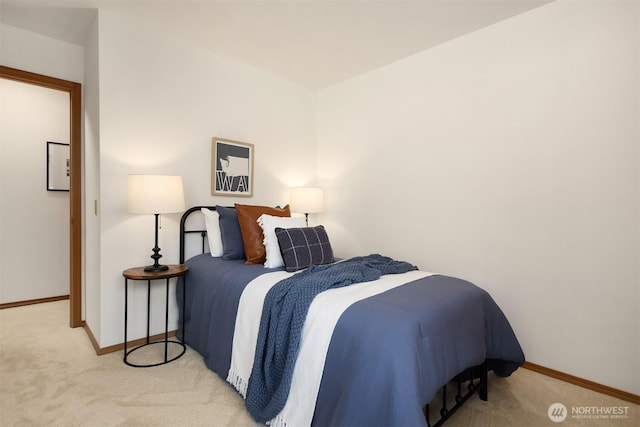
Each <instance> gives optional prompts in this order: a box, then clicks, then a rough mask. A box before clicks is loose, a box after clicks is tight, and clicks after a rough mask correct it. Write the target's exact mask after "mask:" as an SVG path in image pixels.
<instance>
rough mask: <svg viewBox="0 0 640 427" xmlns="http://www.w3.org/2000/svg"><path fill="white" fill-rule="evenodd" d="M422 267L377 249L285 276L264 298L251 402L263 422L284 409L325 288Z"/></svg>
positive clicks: (249, 394)
mask: <svg viewBox="0 0 640 427" xmlns="http://www.w3.org/2000/svg"><path fill="white" fill-rule="evenodd" d="M411 270H417V267H415V266H413V265H411V264H409V263H406V262H401V261H395V260H393V259H391V258H388V257H384V256H382V255H378V254H374V255H369V256H366V257H356V258H351V259H348V260H345V261H343V262H339V263H335V264H329V265H314V266H311V267H309V268H308V269H306V270H304V271H302V272H300V273H298V274H296V275H294V276H291V277H289V278H287V279H284V280H282V281H280V282H279V283H278V284H276V285H275V286H274V287H273V288H271V290H269V292H268V293H267V296H266V297H265V299H264V308H263V310H262V317H261V321H260V330H259V333H258V339H257V346H256V355H255V360H254V363H253V369H252V371H251V378H250V379H249V387H248V388H247V396H246V406H247V409H248V410H249V413H250V414H251V415H253V417H254V418H255V419H256V420H257V421H260V422H267V421H269V420H271V419H273V418H275V417H276V415H278V413H280V411H281V410H282V408H284V405H285V403H286V402H287V397H288V395H289V390H290V388H291V379H292V376H293V368H294V366H295V363H296V358H297V356H298V350H299V345H300V337H301V335H302V327H303V325H304V321H305V318H306V317H307V312H308V311H309V306H310V305H311V302H312V301H313V299H314V298H315V297H316V295H318V294H319V293H320V292H323V291H326V290H327V289H333V288H341V287H343V286H349V285H351V284H354V283H362V282H370V281H373V280H377V279H379V278H380V276H382V275H385V274H400V273H406V272H407V271H411Z"/></svg>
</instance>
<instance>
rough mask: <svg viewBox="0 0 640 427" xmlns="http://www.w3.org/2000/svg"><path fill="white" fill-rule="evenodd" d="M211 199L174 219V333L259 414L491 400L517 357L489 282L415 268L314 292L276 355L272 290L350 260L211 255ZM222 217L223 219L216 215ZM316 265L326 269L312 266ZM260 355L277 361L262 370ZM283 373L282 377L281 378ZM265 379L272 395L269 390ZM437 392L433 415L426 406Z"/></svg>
mask: <svg viewBox="0 0 640 427" xmlns="http://www.w3.org/2000/svg"><path fill="white" fill-rule="evenodd" d="M203 208H204V210H203ZM216 209H218V212H220V215H222V211H225V212H227V213H228V212H229V211H228V210H229V209H230V208H222V207H220V206H218V207H214V206H195V207H193V208H191V209H189V210H188V211H187V212H185V214H184V215H183V217H182V219H181V223H180V262H181V263H186V264H187V265H188V266H189V270H188V272H187V275H186V278H185V279H186V283H187V285H186V289H184V288H183V286H184V283H183V281H182V280H180V281H179V282H178V286H177V288H176V296H177V299H178V307H179V308H180V319H179V325H184V327H183V329H181V330H179V331H178V336H179V337H180V339H182V340H183V342H185V343H186V344H187V345H188V346H189V347H191V348H192V349H193V350H195V351H197V352H198V353H200V354H201V355H202V356H203V358H204V362H205V364H206V365H207V367H208V368H209V369H211V370H212V371H214V372H216V373H217V374H218V375H219V376H220V377H221V378H223V379H224V380H226V381H228V382H229V383H230V384H232V385H233V386H234V387H235V388H236V390H238V392H239V393H240V394H241V395H242V396H243V397H244V398H245V401H246V404H247V408H248V410H249V412H250V413H251V414H252V415H253V416H254V418H256V419H257V420H258V421H261V422H265V421H268V424H270V425H279V426H291V427H293V426H301V425H314V426H329V425H331V426H377V425H379V426H391V425H393V426H401V425H407V426H408V425H410V426H420V425H422V426H431V425H435V426H438V425H441V424H443V423H444V422H445V421H446V420H447V419H448V418H449V417H450V416H451V415H453V413H455V412H456V411H457V410H458V409H459V408H460V407H461V406H462V405H463V404H464V403H465V402H466V401H467V400H468V399H469V398H471V397H472V396H474V395H475V394H478V395H479V397H480V399H482V400H487V381H488V374H487V373H488V372H490V371H493V372H494V374H496V375H499V376H509V375H510V374H511V373H512V372H514V371H515V370H516V369H517V368H518V367H520V366H521V365H522V364H523V363H524V354H523V352H522V349H521V347H520V345H519V343H518V340H517V338H516V336H515V334H514V332H513V330H512V328H511V326H510V325H509V322H508V320H507V319H506V317H505V316H504V314H503V313H502V311H501V310H500V308H499V307H498V306H497V305H496V303H495V302H494V301H493V299H492V298H491V296H490V295H489V294H488V293H487V292H485V291H484V290H482V289H480V288H478V287H477V286H475V285H473V284H471V283H469V282H467V281H464V280H461V279H458V278H454V277H449V276H445V275H441V274H432V273H428V272H424V271H420V270H416V269H408V270H406V271H405V270H403V271H402V272H398V273H397V274H384V275H382V276H380V277H379V278H378V279H377V280H373V281H366V282H362V283H354V284H351V285H350V286H339V287H336V288H331V289H329V290H326V291H323V292H320V293H318V294H317V296H315V297H312V302H311V304H310V306H309V307H308V308H307V311H306V312H305V313H306V316H307V317H306V320H304V323H303V326H301V327H300V330H299V331H298V332H297V333H298V335H297V336H298V338H296V340H298V341H295V342H296V343H297V344H295V345H293V344H291V346H292V347H296V349H295V352H294V355H293V356H291V355H287V356H286V357H288V358H289V359H286V361H284V360H285V357H284V356H282V360H283V361H279V359H278V357H279V356H278V355H277V354H276V352H277V351H280V350H278V349H279V348H282V345H280V344H281V343H282V342H283V341H273V342H271V341H268V340H269V339H270V338H269V331H270V330H276V327H275V326H273V325H274V324H273V323H272V324H271V326H270V325H269V321H268V320H267V321H266V322H267V325H266V327H265V318H266V317H267V316H266V315H265V316H262V315H261V313H262V311H263V310H264V311H265V312H266V311H267V307H268V304H271V302H270V300H269V297H270V296H271V294H272V293H273V292H274V290H275V289H277V288H278V287H279V286H282V285H284V284H285V283H287V282H292V281H296V280H298V281H300V280H307V281H308V283H310V284H316V283H320V281H319V280H318V279H317V276H315V275H317V274H321V275H324V276H323V277H326V276H327V274H329V272H331V271H334V270H337V269H338V268H342V270H343V271H345V270H346V268H347V267H348V266H349V265H350V263H352V262H354V264H353V265H356V264H355V261H352V260H351V259H350V260H342V261H338V262H336V263H323V264H324V265H322V266H315V267H310V268H308V269H304V268H303V269H298V270H295V271H286V269H288V268H289V265H288V264H287V266H286V269H285V268H283V267H277V268H266V267H265V264H263V263H256V264H252V265H246V264H245V259H243V258H240V259H223V257H214V256H212V255H211V253H213V252H214V249H212V248H211V246H214V245H218V244H219V243H213V242H212V241H211V240H209V238H210V237H211V236H209V235H208V234H207V230H208V231H209V234H215V233H218V231H217V230H216V231H214V232H212V231H211V230H212V229H211V228H210V227H209V225H210V223H208V222H207V223H206V225H207V227H205V226H204V225H202V224H203V223H204V222H205V221H207V218H205V219H204V221H203V220H202V219H200V218H197V217H199V216H202V215H204V214H206V215H208V212H215V211H216ZM216 220H217V218H216ZM219 220H220V224H221V225H222V221H223V219H222V216H221V217H220V219H219ZM216 224H217V223H216ZM276 229H277V230H278V232H279V233H284V232H283V230H282V228H276ZM309 229H310V228H305V227H301V228H299V229H298V228H293V227H292V228H291V230H309ZM264 230H265V231H264V233H265V236H266V235H267V231H266V229H264ZM222 234H223V236H224V231H223V232H222ZM278 237H281V235H280V234H279V235H278ZM196 241H197V243H195V242H196ZM265 242H266V237H265ZM281 242H282V240H281ZM283 245H284V244H283ZM207 246H209V247H207ZM196 247H197V249H195V248H196ZM283 248H284V246H283ZM208 250H211V253H209V252H207V251H208ZM215 251H216V252H217V251H218V249H215ZM194 252H196V254H195V255H193V256H191V254H192V253H194ZM187 253H189V254H190V256H189V257H188V259H187ZM282 253H283V255H284V251H283V252H282ZM373 256H375V257H376V258H373V259H374V260H376V261H378V260H384V263H385V265H387V264H386V263H391V262H393V263H394V264H393V266H394V268H395V266H398V265H400V264H402V262H398V261H395V260H392V261H387V258H386V257H381V258H377V257H378V256H379V255H371V256H367V257H361V258H363V259H365V261H366V262H371V258H369V257H373ZM225 258H229V257H225ZM268 259H269V258H268V253H267V262H268ZM361 261H362V260H360V259H359V260H358V262H361ZM345 263H346V264H345ZM339 264H342V265H341V266H340V267H336V266H338V265H339ZM389 265H390V264H389ZM316 267H317V268H316ZM349 268H350V267H349ZM316 269H317V270H321V269H322V271H310V270H316ZM307 270H309V271H307ZM350 271H351V270H350ZM394 273H395V272H394ZM305 277H306V278H305ZM340 277H342V276H340ZM323 280H328V279H323ZM290 286H292V287H291V288H290V289H301V287H300V285H297V284H296V285H290ZM183 289H184V290H186V292H184V294H183ZM305 289H306V288H305ZM183 295H186V296H185V297H184V298H183ZM271 299H273V298H271ZM278 310H283V309H282V307H279V308H278ZM271 322H273V320H271ZM290 323H291V324H296V322H294V321H291V322H290ZM288 327H289V328H291V326H288ZM278 330H281V329H278ZM274 335H275V333H274ZM265 340H267V341H265ZM287 340H289V341H291V340H292V339H291V338H286V340H285V341H286V343H287V345H290V344H288V343H289V341H287ZM274 342H275V343H276V344H274ZM270 351H272V352H273V353H269V352H270ZM274 354H275V355H274ZM291 357H294V359H293V360H294V364H293V365H292V366H289V365H291V363H290V358H291ZM265 360H268V361H269V362H270V363H273V364H274V365H276V366H275V367H274V366H271V365H269V366H268V368H270V369H271V370H267V371H261V370H260V369H259V368H260V367H261V366H262V365H264V364H265ZM274 360H275V361H274ZM287 366H289V367H290V368H291V369H289V370H287V369H286V367H287ZM274 372H275V374H274ZM274 375H275V377H276V382H275V384H276V385H277V387H275V388H274V387H273V384H274V382H273V380H272V377H273V376H274ZM283 378H284V379H286V381H284V383H285V384H284V386H282V385H281V383H280V382H278V381H282V379H283ZM270 381H271V382H270ZM287 382H288V383H287ZM265 387H266V389H268V390H269V391H270V392H271V393H272V395H275V396H276V397H273V396H271V397H269V398H266V399H267V400H266V401H265V400H264V399H265V398H264V396H263V394H264V393H263V392H264V391H265ZM452 389H453V391H452ZM283 390H284V391H283ZM256 396H257V397H256ZM436 396H438V403H437V408H436V411H435V412H436V417H437V418H438V419H437V420H436V419H434V416H433V414H432V413H431V412H433V406H434V405H435V404H434V403H433V402H435V400H434V399H435V398H436ZM270 398H271V399H272V400H269V399H270ZM283 399H284V400H283ZM275 401H277V402H275ZM274 402H275V403H274ZM283 402H284V403H283ZM430 402H431V403H430ZM274 405H275V406H274ZM278 405H280V406H278ZM283 405H284V406H283ZM282 406H283V407H282ZM256 408H257V409H256ZM274 408H275V409H274ZM430 409H431V411H430ZM274 411H275V412H274ZM257 414H258V415H257ZM274 414H276V415H275V416H273V417H272V415H274ZM260 417H263V418H264V417H267V418H264V419H261V418H260Z"/></svg>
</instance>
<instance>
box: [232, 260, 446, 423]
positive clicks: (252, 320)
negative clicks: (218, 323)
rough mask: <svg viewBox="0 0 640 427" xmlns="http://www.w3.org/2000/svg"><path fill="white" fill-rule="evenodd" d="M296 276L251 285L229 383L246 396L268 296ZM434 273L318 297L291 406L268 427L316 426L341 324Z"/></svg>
mask: <svg viewBox="0 0 640 427" xmlns="http://www.w3.org/2000/svg"><path fill="white" fill-rule="evenodd" d="M292 274H293V273H286V272H275V273H267V274H264V275H262V276H259V277H257V278H256V279H254V280H253V281H252V282H251V283H249V284H248V285H247V286H246V288H245V289H244V291H243V293H242V296H241V297H240V302H239V306H238V314H237V316H236V327H235V332H234V336H233V347H232V352H231V368H230V369H229V375H228V377H227V381H228V382H229V383H231V384H232V385H233V386H234V387H235V388H236V390H238V392H239V393H240V394H241V395H242V396H243V397H245V396H246V392H247V385H248V382H249V377H250V375H251V370H252V368H253V359H254V357H255V350H256V341H257V338H258V330H259V327H260V318H261V315H262V307H263V305H264V297H265V296H266V294H267V292H268V291H269V289H271V288H272V287H273V286H274V285H275V284H276V283H277V282H279V281H280V280H282V279H285V278H287V277H290V276H291V275H292ZM432 274H433V273H427V272H424V271H416V270H414V271H410V272H407V273H403V274H390V275H385V276H382V277H381V278H380V279H378V280H376V281H373V282H363V283H357V284H354V285H350V286H345V287H342V288H335V289H329V290H327V291H325V292H322V293H320V294H319V295H318V296H316V298H315V299H314V300H313V302H312V303H311V306H310V307H309V312H308V313H307V318H306V320H305V323H304V326H303V328H302V337H301V340H300V350H299V353H298V358H297V360H296V364H295V367H294V369H293V378H292V381H291V390H290V391H289V397H288V399H287V403H286V404H285V406H284V408H283V409H282V411H281V412H280V413H279V414H278V415H277V416H276V417H275V418H274V419H273V420H271V421H270V422H269V424H270V425H274V426H296V427H298V426H310V425H311V421H312V419H313V411H314V409H315V405H316V399H317V397H318V391H319V389H320V381H321V380H322V372H323V370H324V362H325V359H326V356H327V350H328V349H329V343H330V342H331V336H332V334H333V330H334V328H335V325H336V324H337V322H338V319H339V318H340V316H341V315H342V313H343V312H344V311H345V310H346V309H347V308H349V306H351V305H352V304H354V303H356V302H358V301H360V300H362V299H365V298H368V297H371V296H374V295H377V294H379V293H382V292H385V291H388V290H390V289H393V288H396V287H398V286H401V285H403V284H405V283H409V282H413V281H415V280H418V279H421V278H423V277H427V276H431V275H432ZM265 276H267V277H265ZM310 337H313V339H311V338H310Z"/></svg>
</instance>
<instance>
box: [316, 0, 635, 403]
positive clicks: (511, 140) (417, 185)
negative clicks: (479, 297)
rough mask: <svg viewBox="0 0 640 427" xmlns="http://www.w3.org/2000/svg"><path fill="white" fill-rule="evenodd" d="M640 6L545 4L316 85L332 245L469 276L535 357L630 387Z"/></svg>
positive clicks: (326, 217) (346, 251)
mask: <svg viewBox="0 0 640 427" xmlns="http://www.w3.org/2000/svg"><path fill="white" fill-rule="evenodd" d="M638 18H639V16H638V3H634V2H570V1H568V2H564V1H561V2H554V3H551V4H548V5H546V6H543V7H540V8H538V9H535V10H532V11H530V12H528V13H525V14H523V15H520V16H517V17H514V18H512V19H509V20H506V21H503V22H500V23H497V24H495V25H493V26H490V27H488V28H485V29H482V30H479V31H476V32H474V33H472V34H469V35H466V36H464V37H461V38H459V39H456V40H453V41H451V42H449V43H445V44H443V45H440V46H438V47H436V48H433V49H430V50H428V51H425V52H422V53H420V54H418V55H415V56H413V57H410V58H407V59H405V60H402V61H399V62H397V63H394V64H392V65H389V66H387V67H384V68H382V69H379V70H376V71H374V72H371V73H368V74H366V75H363V76H361V77H358V78H355V79H352V80H350V81H347V82H344V83H342V84H338V85H335V86H333V87H331V88H328V89H326V90H323V91H321V92H320V94H319V97H318V147H319V166H318V167H319V171H320V175H321V184H322V185H323V186H324V187H325V191H326V194H327V202H326V203H327V209H326V211H327V212H326V214H324V215H323V222H324V223H325V224H326V225H327V228H328V231H329V233H330V236H331V237H332V241H333V243H334V245H335V247H336V249H337V251H338V253H339V255H342V256H350V255H355V254H362V253H365V252H367V253H368V252H382V253H385V254H388V255H390V256H394V257H398V258H401V259H407V260H409V261H412V262H415V263H417V264H418V265H419V266H420V267H421V268H422V269H425V270H428V271H436V272H442V273H446V274H452V275H456V276H461V277H463V278H466V279H469V280H471V281H473V282H475V283H477V284H478V285H480V286H481V287H483V288H485V289H487V290H488V291H489V292H490V293H491V294H492V295H493V296H494V298H495V299H496V300H497V302H498V303H499V304H500V306H501V307H502V308H503V310H504V311H505V313H506V315H507V317H508V318H509V319H510V321H511V323H512V325H513V327H514V329H515V332H516V334H517V336H518V338H519V339H520V342H521V344H522V346H523V348H524V351H525V355H526V357H527V359H528V360H529V361H531V362H533V363H537V364H540V365H543V366H546V367H549V368H552V369H556V370H559V371H562V372H566V373H569V374H573V375H576V376H579V377H582V378H586V379H589V380H592V381H595V382H598V383H602V384H606V385H609V386H612V387H616V388H619V389H622V390H626V391H629V392H632V393H636V394H637V393H639V392H640V383H639V379H640V372H639V366H640V364H639V363H638V362H639V360H640V354H639V351H638V346H639V337H640V333H639V323H640V318H639V314H638V313H639V311H640V310H639V260H640V254H639V249H638V246H639V241H640V236H639V220H640V212H639V193H640V188H639V185H640V184H639V182H640V180H639V175H638V170H639V135H638V125H639V113H640V111H639V107H638V102H639V97H638V95H639V85H638V81H639V76H640V70H639V68H638V60H639V46H638V39H639V37H638V35H639V34H638V25H639V19H638Z"/></svg>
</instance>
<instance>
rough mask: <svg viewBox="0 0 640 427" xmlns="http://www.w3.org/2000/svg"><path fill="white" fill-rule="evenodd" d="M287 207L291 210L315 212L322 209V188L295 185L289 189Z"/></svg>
mask: <svg viewBox="0 0 640 427" xmlns="http://www.w3.org/2000/svg"><path fill="white" fill-rule="evenodd" d="M289 208H290V209H291V210H292V211H293V212H300V213H317V212H322V211H323V209H324V192H323V191H322V188H315V187H296V188H292V189H290V191H289Z"/></svg>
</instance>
